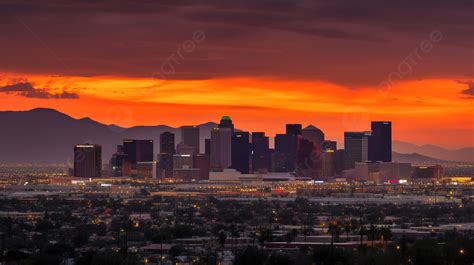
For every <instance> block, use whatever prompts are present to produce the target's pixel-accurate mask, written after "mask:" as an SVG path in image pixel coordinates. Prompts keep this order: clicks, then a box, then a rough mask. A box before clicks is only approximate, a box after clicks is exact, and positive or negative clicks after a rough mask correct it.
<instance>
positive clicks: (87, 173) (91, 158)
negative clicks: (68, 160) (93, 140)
mask: <svg viewBox="0 0 474 265" xmlns="http://www.w3.org/2000/svg"><path fill="white" fill-rule="evenodd" d="M101 171H102V147H101V146H100V145H96V144H78V145H75V146H74V176H75V177H78V178H100V177H101Z"/></svg>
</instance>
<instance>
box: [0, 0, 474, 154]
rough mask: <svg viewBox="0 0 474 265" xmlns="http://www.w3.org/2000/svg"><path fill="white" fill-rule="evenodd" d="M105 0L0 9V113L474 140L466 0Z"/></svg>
mask: <svg viewBox="0 0 474 265" xmlns="http://www.w3.org/2000/svg"><path fill="white" fill-rule="evenodd" d="M105 2H107V1H89V2H80V3H75V4H64V3H62V2H61V1H52V0H51V1H44V2H42V3H41V4H40V3H38V2H37V1H28V0H25V1H4V3H2V4H0V10H2V11H1V12H0V14H1V16H0V17H1V19H2V23H0V32H2V34H1V37H0V38H1V39H2V49H0V103H1V104H0V111H4V110H29V109H32V108H37V107H43V108H53V109H56V110H58V111H61V112H64V113H66V114H68V115H70V116H72V117H74V118H83V117H90V118H92V119H94V120H96V121H99V122H102V123H106V124H116V125H120V126H124V127H130V126H136V125H158V124H166V125H170V126H181V125H186V124H200V123H205V122H209V121H214V122H218V121H219V119H220V117H221V116H222V115H229V116H231V117H232V119H233V121H234V124H235V125H236V127H237V128H239V129H243V130H247V131H265V132H266V133H267V134H269V135H271V136H273V135H274V134H275V133H281V132H284V125H285V123H302V124H303V125H304V126H306V125H308V124H313V125H315V126H317V127H319V128H320V129H322V130H323V131H324V132H325V134H326V138H328V139H334V140H337V141H338V144H339V146H342V138H343V132H344V131H357V130H369V129H370V121H371V120H390V121H392V122H393V126H392V127H393V138H394V139H395V140H401V141H407V142H411V143H414V144H418V145H423V144H433V145H439V146H443V147H447V148H461V147H467V146H474V104H473V103H474V71H473V43H474V42H473V38H472V36H474V29H473V25H474V21H473V17H474V16H472V14H471V13H472V12H469V10H471V9H470V6H471V7H472V5H470V4H472V3H469V2H470V1H453V2H451V1H444V2H438V1H436V3H433V4H432V5H430V4H427V5H425V4H422V3H421V2H423V1H420V3H413V2H411V1H408V0H407V1H397V3H382V1H365V2H364V3H359V4H357V3H356V2H352V1H347V2H341V1H309V0H308V1H305V0H302V1H283V0H282V1H277V2H272V1H229V2H226V1H211V0H206V1H196V2H193V1H157V3H154V2H150V1H130V2H129V1H121V0H119V1H116V2H114V4H113V5H107V4H106V3H105ZM407 5H409V6H410V8H407ZM420 17H422V18H423V19H420ZM407 62H408V63H409V64H410V65H409V66H407V65H406V64H404V63H407ZM404 67H405V68H404ZM407 67H408V68H407ZM394 76H396V78H393V77H394ZM2 126H8V125H5V124H2Z"/></svg>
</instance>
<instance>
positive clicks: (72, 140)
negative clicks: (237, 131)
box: [0, 108, 217, 164]
mask: <svg viewBox="0 0 474 265" xmlns="http://www.w3.org/2000/svg"><path fill="white" fill-rule="evenodd" d="M0 124H1V125H2V126H1V129H0V164H1V163H33V164H53V163H54V164H71V163H72V161H73V154H74V153H73V146H74V145H75V144H79V143H97V144H100V145H102V157H103V158H102V159H103V161H104V162H107V161H108V160H109V159H110V157H111V155H112V153H113V152H115V150H116V147H117V145H118V144H121V143H122V141H123V139H127V138H131V139H152V140H154V150H155V153H157V152H158V150H159V136H160V134H161V133H163V132H165V131H169V132H172V133H174V134H175V141H176V143H178V142H179V141H180V139H181V130H180V127H178V128H173V127H170V126H166V125H157V126H134V127H130V128H122V127H120V126H117V125H105V124H102V123H99V122H96V121H94V120H92V119H90V118H82V119H74V118H72V117H70V116H68V115H66V114H64V113H61V112H59V111H56V110H53V109H44V108H37V109H32V110H30V111H1V112H0ZM198 126H199V128H200V133H201V149H202V150H204V139H205V138H209V137H210V131H211V129H212V128H214V127H216V126H217V124H216V123H204V124H202V125H198Z"/></svg>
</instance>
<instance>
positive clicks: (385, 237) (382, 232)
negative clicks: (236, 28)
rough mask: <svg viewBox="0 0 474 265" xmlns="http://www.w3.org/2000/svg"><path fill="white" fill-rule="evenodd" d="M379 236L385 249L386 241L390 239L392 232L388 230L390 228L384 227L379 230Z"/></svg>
mask: <svg viewBox="0 0 474 265" xmlns="http://www.w3.org/2000/svg"><path fill="white" fill-rule="evenodd" d="M379 233H380V236H381V240H380V241H382V243H383V245H384V246H385V247H387V245H388V241H389V240H391V239H392V230H391V229H390V227H388V226H384V227H382V228H380V231H379Z"/></svg>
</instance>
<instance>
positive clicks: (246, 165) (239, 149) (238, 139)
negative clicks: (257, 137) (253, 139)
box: [231, 132, 250, 174]
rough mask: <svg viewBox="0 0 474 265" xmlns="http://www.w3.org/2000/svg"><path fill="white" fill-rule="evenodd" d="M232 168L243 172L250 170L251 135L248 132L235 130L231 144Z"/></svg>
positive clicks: (246, 172)
mask: <svg viewBox="0 0 474 265" xmlns="http://www.w3.org/2000/svg"><path fill="white" fill-rule="evenodd" d="M231 153H232V156H231V160H232V166H231V167H232V168H233V169H235V170H237V171H239V172H240V173H242V174H248V173H249V172H250V135H249V133H248V132H235V133H234V134H233V135H232V146H231Z"/></svg>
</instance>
